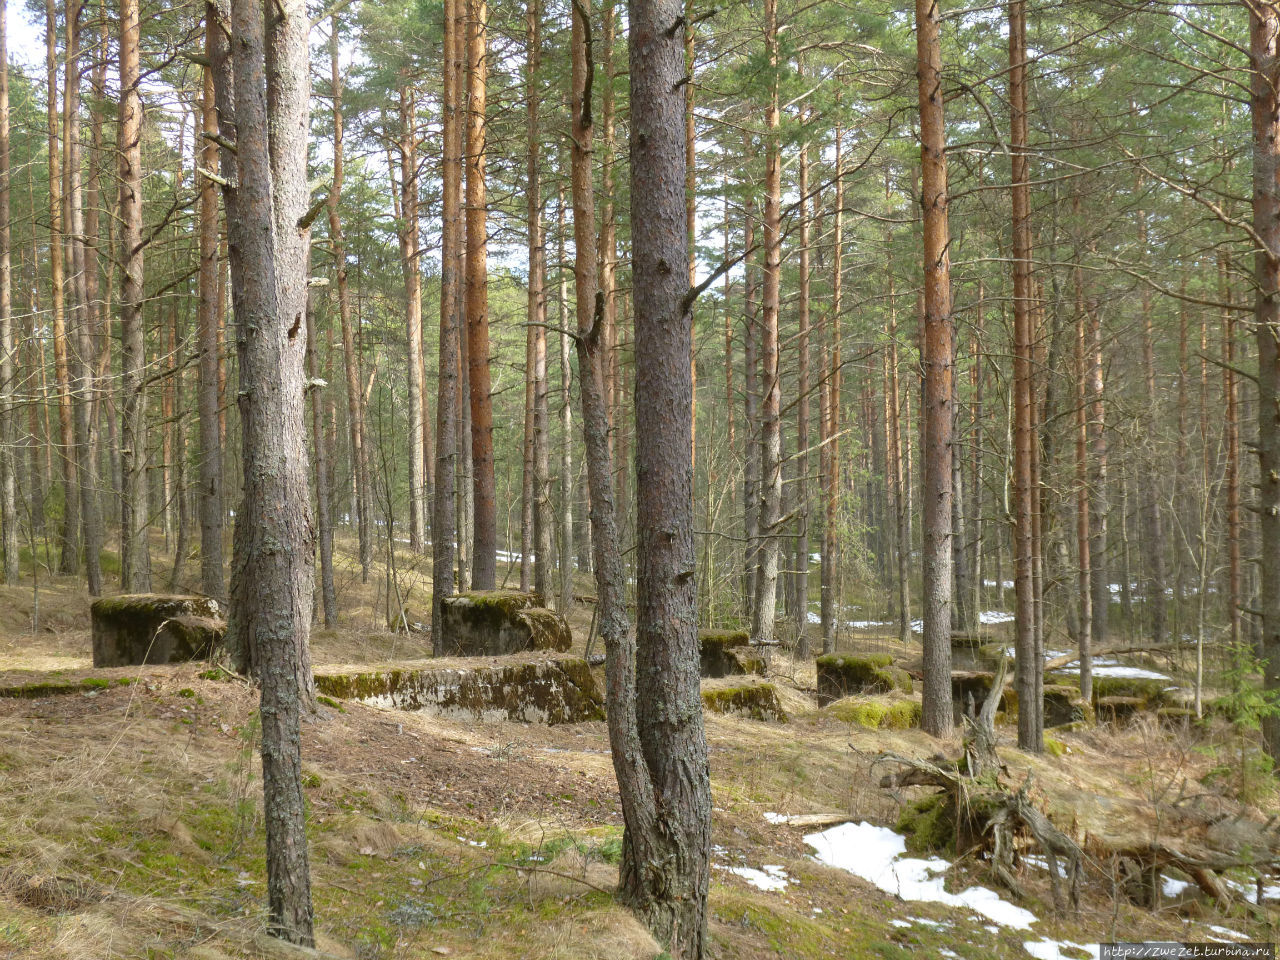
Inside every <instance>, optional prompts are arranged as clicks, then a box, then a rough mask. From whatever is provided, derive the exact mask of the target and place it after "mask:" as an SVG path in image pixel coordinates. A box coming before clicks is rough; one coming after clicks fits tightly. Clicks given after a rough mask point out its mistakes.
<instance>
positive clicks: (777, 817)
mask: <svg viewBox="0 0 1280 960" xmlns="http://www.w3.org/2000/svg"><path fill="white" fill-rule="evenodd" d="M764 818H765V819H766V820H768V821H769V822H770V823H790V822H791V818H790V817H788V816H787V815H786V814H785V813H774V812H773V811H772V810H766V811H765V814H764Z"/></svg>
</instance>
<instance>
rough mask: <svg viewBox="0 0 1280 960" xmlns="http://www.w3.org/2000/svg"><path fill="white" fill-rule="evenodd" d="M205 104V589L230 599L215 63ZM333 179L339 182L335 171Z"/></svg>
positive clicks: (213, 23) (211, 42)
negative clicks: (225, 568) (221, 394)
mask: <svg viewBox="0 0 1280 960" xmlns="http://www.w3.org/2000/svg"><path fill="white" fill-rule="evenodd" d="M217 29H218V24H217V20H216V18H214V17H212V16H210V17H207V18H206V22H205V55H206V57H211V56H212V53H213V49H214V46H215V44H216V42H217V41H216V38H215V37H214V32H215V31H216V30H217ZM201 108H202V109H201V127H202V131H203V133H204V138H203V139H202V140H201V145H200V162H201V166H202V167H203V169H204V170H205V171H207V173H206V175H204V176H203V177H202V179H201V181H200V281H199V282H200V305H199V334H198V335H199V339H200V384H199V400H198V401H197V408H198V410H199V418H200V589H201V590H202V591H203V592H204V593H205V594H206V595H208V596H210V597H214V598H215V599H217V600H220V601H225V600H226V598H227V591H226V581H225V579H224V574H223V562H224V560H223V525H224V523H225V522H226V516H227V508H226V501H225V494H224V492H223V487H222V436H221V432H220V430H219V423H218V419H219V418H218V414H219V410H218V407H219V401H218V358H219V356H220V355H221V352H222V343H221V342H220V339H219V336H218V268H219V261H218V193H217V190H218V188H217V185H216V184H215V183H214V181H213V180H212V179H210V178H209V176H208V175H207V174H208V173H212V174H215V175H217V173H218V146H217V144H216V143H214V141H213V140H211V139H210V137H211V136H212V135H214V134H216V133H217V132H218V110H217V104H216V103H215V99H214V90H213V68H212V66H209V65H206V66H205V68H204V87H203V98H202V101H201ZM335 152H336V151H335ZM334 181H335V184H336V183H337V176H336V175H335V177H334ZM336 189H340V188H339V187H335V190H336Z"/></svg>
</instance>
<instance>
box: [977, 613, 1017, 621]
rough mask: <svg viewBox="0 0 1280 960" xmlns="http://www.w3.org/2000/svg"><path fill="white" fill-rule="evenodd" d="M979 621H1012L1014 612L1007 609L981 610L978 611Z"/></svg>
mask: <svg viewBox="0 0 1280 960" xmlns="http://www.w3.org/2000/svg"><path fill="white" fill-rule="evenodd" d="M978 622H979V623H1012V622H1013V614H1012V613H1009V612H1008V611H1005V610H981V611H979V612H978Z"/></svg>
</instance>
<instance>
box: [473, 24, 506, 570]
mask: <svg viewBox="0 0 1280 960" xmlns="http://www.w3.org/2000/svg"><path fill="white" fill-rule="evenodd" d="M466 2H467V9H468V10H469V12H470V16H469V17H468V18H467V207H466V220H467V369H468V380H469V384H468V386H469V388H470V398H471V469H472V471H473V474H472V489H473V491H474V493H473V496H474V497H475V504H474V507H473V509H474V511H475V519H474V521H473V523H474V531H473V537H474V539H473V541H472V543H473V550H472V557H471V565H472V566H471V585H472V587H474V588H475V589H477V590H492V589H493V587H494V583H495V580H496V578H497V549H498V506H497V489H496V486H495V480H494V465H493V401H492V399H491V398H490V396H489V389H490V380H489V289H488V263H487V253H488V240H487V237H486V230H488V220H487V216H486V206H485V203H486V200H485V180H484V164H485V81H486V76H487V72H488V53H487V43H488V41H487V31H488V5H487V3H486V0H466Z"/></svg>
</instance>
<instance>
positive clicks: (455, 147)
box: [431, 0, 463, 656]
mask: <svg viewBox="0 0 1280 960" xmlns="http://www.w3.org/2000/svg"><path fill="white" fill-rule="evenodd" d="M462 3H463V0H444V24H443V26H444V68H443V69H444V76H443V84H442V86H443V100H444V104H443V113H444V117H443V121H444V123H443V125H444V130H443V152H444V156H443V157H442V162H441V167H442V173H443V176H442V184H441V186H442V188H443V196H442V197H441V219H442V221H443V224H442V231H441V261H440V346H439V354H440V356H439V368H438V369H439V393H438V395H437V400H436V497H435V501H434V505H433V514H432V518H431V531H432V537H431V642H432V646H433V647H434V650H435V654H436V656H440V655H441V654H443V652H444V638H443V636H442V635H441V610H442V604H443V601H444V599H445V598H446V597H448V596H450V595H451V594H452V593H453V589H454V570H453V565H454V556H455V552H454V543H455V541H456V537H457V531H458V516H457V503H456V500H455V497H456V493H457V469H458V462H457V452H458V445H457V442H456V438H457V436H458V393H459V391H458V368H459V366H460V362H461V355H460V354H461V342H460V341H461V336H462V283H461V280H462V277H461V276H460V272H459V270H458V261H459V259H460V257H461V256H462V253H463V249H462V168H463V156H462V153H463V145H462V132H463V131H462V117H461V116H460V115H459V106H460V100H461V97H462V87H461V79H462V77H461V72H460V70H459V51H460V49H461V43H460V40H461V38H460V37H459V36H458V26H459V23H460V18H459V8H460V7H461V6H462Z"/></svg>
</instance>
